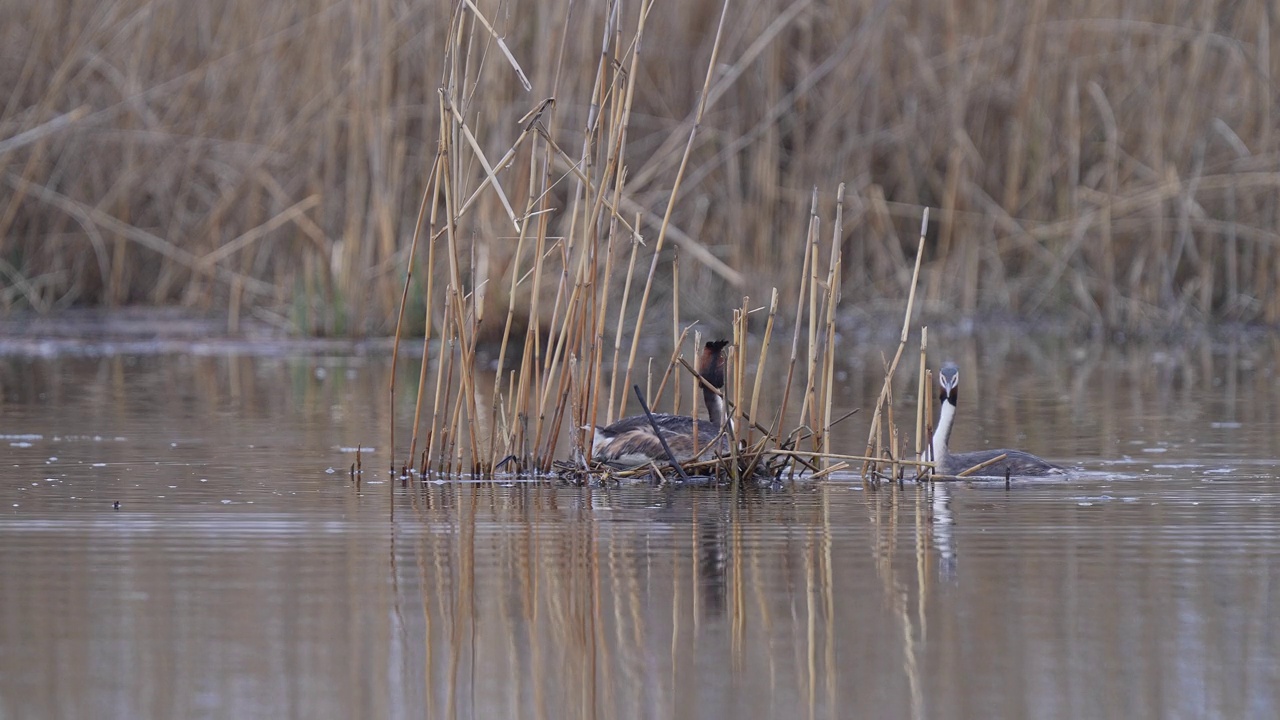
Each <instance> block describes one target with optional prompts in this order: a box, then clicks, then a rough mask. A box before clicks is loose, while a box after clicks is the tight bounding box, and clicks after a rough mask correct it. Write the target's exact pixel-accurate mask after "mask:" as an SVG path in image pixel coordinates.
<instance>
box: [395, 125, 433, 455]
mask: <svg viewBox="0 0 1280 720" xmlns="http://www.w3.org/2000/svg"><path fill="white" fill-rule="evenodd" d="M443 162H444V154H443V153H442V152H440V149H439V148H437V150H436V161H435V162H434V163H432V166H431V180H430V182H428V183H427V185H426V186H425V187H424V188H423V191H422V201H423V203H426V201H427V194H428V193H430V194H431V221H430V224H429V225H428V226H427V266H426V267H425V268H424V273H423V274H424V275H426V277H427V287H426V290H425V291H424V294H423V305H424V306H425V308H426V311H425V312H424V314H423V321H422V322H423V329H422V362H421V363H420V364H419V365H418V392H417V397H416V398H415V399H414V402H413V439H412V440H411V441H410V443H409V462H413V456H414V453H415V452H416V451H417V448H418V429H419V428H420V427H422V399H423V397H424V395H425V393H424V392H423V391H424V390H425V388H426V385H427V366H428V365H430V363H431V320H432V318H433V317H434V316H435V307H434V305H433V301H434V300H435V293H434V290H433V287H434V285H435V276H436V235H435V229H436V220H437V213H438V211H439V209H440V202H439V199H440V165H441V163H443ZM421 223H422V220H421V218H419V220H418V224H419V225H421ZM415 237H416V236H415ZM409 263H410V264H412V263H413V253H410V254H409ZM406 282H407V281H406ZM396 334H397V335H398V334H399V333H396ZM439 347H440V350H441V351H442V352H443V350H444V343H443V342H441V343H440V345H439ZM439 364H440V363H437V365H439ZM392 375H393V376H394V373H392ZM426 470H427V467H426V465H425V464H423V466H422V469H421V471H420V472H421V473H423V474H425V473H426Z"/></svg>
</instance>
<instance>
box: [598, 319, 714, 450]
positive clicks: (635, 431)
mask: <svg viewBox="0 0 1280 720" xmlns="http://www.w3.org/2000/svg"><path fill="white" fill-rule="evenodd" d="M728 344H729V341H728V340H715V341H712V342H709V343H707V344H706V345H705V346H704V347H703V349H702V354H701V355H700V356H699V358H698V374H699V375H701V376H702V378H703V379H704V380H706V381H707V382H708V383H709V384H710V385H711V386H712V387H714V388H716V389H722V388H724V348H725V346H726V345H728ZM702 401H703V403H704V404H705V405H706V406H707V419H706V420H699V421H698V422H697V428H698V430H697V442H696V443H695V442H694V421H693V418H691V417H689V416H688V415H668V414H666V413H654V414H653V419H654V424H656V425H657V426H658V429H659V430H660V431H661V432H662V437H663V438H664V439H665V440H666V441H667V446H668V447H670V448H671V454H672V455H674V456H675V459H676V461H677V462H680V463H685V462H688V461H690V460H693V459H694V456H695V450H694V448H695V445H696V448H697V450H696V455H697V459H699V460H706V459H710V458H713V457H715V456H716V455H717V454H724V453H727V452H729V439H728V433H727V432H721V429H722V428H721V426H722V425H723V424H724V422H725V411H724V398H722V397H721V396H719V395H717V394H716V393H714V392H711V391H710V390H708V389H707V388H706V387H703V388H702ZM591 457H592V459H594V460H595V461H596V462H602V463H605V464H607V465H612V466H614V467H619V468H627V467H636V466H637V465H644V464H647V463H649V462H650V461H658V462H667V453H666V452H665V451H664V450H663V449H662V443H661V442H660V441H659V440H658V436H657V435H656V434H655V433H654V431H653V425H652V424H650V423H649V419H648V418H647V417H645V416H644V415H631V416H629V417H625V418H622V419H621V420H618V421H617V422H615V423H611V424H609V425H606V426H604V427H599V426H597V427H596V428H595V437H594V438H593V439H592V441H591Z"/></svg>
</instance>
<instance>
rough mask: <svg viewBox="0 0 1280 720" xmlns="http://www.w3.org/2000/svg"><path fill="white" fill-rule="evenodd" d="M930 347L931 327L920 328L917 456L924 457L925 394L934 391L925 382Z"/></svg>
mask: <svg viewBox="0 0 1280 720" xmlns="http://www.w3.org/2000/svg"><path fill="white" fill-rule="evenodd" d="M928 348H929V328H928V327H922V328H920V384H919V386H918V387H917V390H916V457H922V454H921V453H923V452H924V445H923V444H922V441H923V440H924V410H925V404H926V402H925V395H927V394H928V393H930V392H932V389H931V388H930V387H929V386H928V385H926V384H925V377H924V376H925V372H926V371H927V370H928V362H927V358H926V354H927V351H928Z"/></svg>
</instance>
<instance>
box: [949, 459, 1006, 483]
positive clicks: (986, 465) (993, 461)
mask: <svg viewBox="0 0 1280 720" xmlns="http://www.w3.org/2000/svg"><path fill="white" fill-rule="evenodd" d="M1008 458H1009V453H1000V454H999V455H997V456H995V457H993V458H991V459H990V460H984V461H983V462H980V463H978V464H977V465H974V466H973V467H971V468H966V469H964V470H961V471H960V472H958V473H956V477H958V478H963V477H969V476H970V475H973V474H974V473H976V472H978V471H979V470H985V469H987V468H989V467H991V466H992V465H995V464H996V463H998V462H1000V461H1001V460H1007V459H1008Z"/></svg>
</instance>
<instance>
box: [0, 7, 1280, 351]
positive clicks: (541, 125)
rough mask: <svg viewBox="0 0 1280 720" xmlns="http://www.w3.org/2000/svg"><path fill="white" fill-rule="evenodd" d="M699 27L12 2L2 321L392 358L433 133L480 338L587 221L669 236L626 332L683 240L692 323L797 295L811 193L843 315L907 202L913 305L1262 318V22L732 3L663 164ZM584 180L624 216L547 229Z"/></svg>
mask: <svg viewBox="0 0 1280 720" xmlns="http://www.w3.org/2000/svg"><path fill="white" fill-rule="evenodd" d="M720 9H721V6H720V5H718V4H716V3H712V2H704V1H701V0H699V1H697V2H690V3H674V4H671V5H669V6H667V5H649V4H647V3H643V2H629V3H597V4H588V5H583V4H581V3H578V4H571V3H569V2H568V1H567V0H560V1H556V2H549V3H535V2H531V1H529V0H518V1H517V2H512V3H496V2H487V1H485V0H471V1H470V2H468V1H466V0H462V1H461V2H456V3H451V4H449V5H445V6H442V5H440V4H438V3H435V4H429V5H428V4H410V5H403V4H394V3H390V2H386V1H385V0H367V1H363V2H336V3H335V2H329V3H322V2H302V3H288V4H285V5H268V6H263V5H261V4H260V3H253V2H248V0H217V1H215V2H211V3H200V4H198V5H197V6H191V5H190V4H189V3H182V2H178V1H177V0H107V1H106V2H89V1H88V0H58V1H56V2H50V3H41V2H30V1H28V0H19V2H14V3H6V4H5V5H4V7H3V8H2V9H0V19H2V20H3V21H4V25H3V26H4V27H6V28H10V32H9V33H8V34H7V35H6V42H5V43H4V50H3V51H2V52H0V85H2V86H4V87H6V88H9V89H10V92H9V94H8V96H7V98H6V101H5V103H4V104H3V105H0V188H3V191H0V238H2V239H3V240H2V242H3V247H2V248H0V309H3V310H14V309H17V310H23V309H31V310H34V311H37V312H41V313H47V312H50V311H53V310H56V309H59V308H63V307H70V306H105V307H114V306H122V305H137V304H143V305H174V304H177V305H182V306H185V307H189V308H193V309H196V310H200V311H209V312H216V313H219V314H223V315H225V317H226V318H227V323H228V326H229V327H230V328H232V329H234V328H235V327H237V326H238V323H239V322H240V319H241V318H252V319H256V320H259V321H265V322H268V323H270V324H272V325H273V326H275V327H277V328H280V329H281V330H283V331H286V332H289V333H292V334H301V335H324V336H366V335H384V334H388V333H389V332H390V331H391V328H392V327H393V324H394V322H395V317H396V314H397V313H396V311H397V308H398V305H399V299H400V297H399V296H400V292H401V288H402V283H403V279H404V275H405V272H406V270H407V269H408V266H409V263H410V260H409V245H410V237H411V236H412V234H413V232H412V231H413V228H414V225H415V220H416V215H417V212H418V210H419V208H420V204H421V202H422V198H423V197H424V190H425V189H426V188H427V187H428V186H429V185H430V184H431V181H432V174H433V172H434V167H435V165H436V157H437V151H438V149H439V144H440V137H439V130H440V128H441V122H442V118H444V119H445V120H446V121H447V122H448V123H451V124H454V125H456V129H458V130H459V131H460V132H461V133H462V134H461V135H460V136H459V137H458V138H456V139H455V140H454V141H456V142H457V143H458V144H460V145H464V146H465V147H464V149H463V150H462V151H461V152H460V153H458V155H457V157H456V161H457V162H456V165H455V166H453V167H450V168H449V172H450V182H451V183H452V185H454V186H455V188H456V190H457V193H458V195H459V196H458V197H457V198H454V200H453V202H454V203H455V210H456V211H457V215H458V217H457V218H456V221H455V223H454V225H455V229H456V231H457V238H456V241H457V242H458V243H459V245H460V251H459V252H460V258H459V261H460V262H461V263H462V266H463V267H462V268H461V274H462V275H463V276H464V277H467V278H470V277H472V276H474V277H475V278H476V280H477V282H478V284H480V285H482V291H483V292H484V293H485V294H486V295H487V296H488V301H487V303H486V304H487V305H488V307H489V308H491V309H494V310H495V312H492V313H490V318H489V319H490V320H492V319H493V318H494V317H497V316H500V315H501V310H502V308H504V307H506V305H507V304H508V298H507V297H506V295H507V293H508V292H510V288H511V285H512V283H511V281H512V274H513V268H514V267H515V266H516V265H519V266H520V267H524V268H528V267H529V266H530V265H531V264H532V263H531V256H532V254H533V253H534V248H535V247H539V248H540V249H541V251H542V252H543V253H546V254H550V255H553V256H554V255H555V254H556V253H559V252H561V249H560V244H563V245H565V246H567V245H568V244H570V243H573V242H575V241H576V240H577V239H578V238H580V237H582V236H583V235H584V233H586V232H588V231H587V230H586V229H585V228H584V227H583V223H587V222H596V223H609V222H612V223H616V224H620V225H621V226H622V228H623V230H626V231H628V232H629V231H630V230H631V229H635V230H636V231H637V234H638V235H639V237H640V238H643V241H644V243H645V244H644V245H642V246H640V247H639V248H638V250H637V252H638V257H637V265H636V267H637V268H639V272H643V271H644V269H645V268H646V267H647V266H648V265H649V263H650V262H651V257H652V254H653V251H654V239H655V238H656V237H657V235H658V234H659V233H660V232H662V228H663V227H665V228H666V230H665V234H666V241H665V243H664V246H663V250H662V257H661V258H660V261H659V266H660V267H661V268H662V272H660V273H659V274H658V276H657V277H656V278H655V281H654V284H653V287H652V289H651V293H652V297H651V301H652V302H653V303H654V306H655V308H660V309H664V310H665V309H669V308H670V306H671V303H672V302H673V301H674V295H675V291H674V290H673V286H672V277H671V275H670V273H669V272H667V270H666V269H667V268H669V267H670V264H671V260H672V257H673V255H674V254H675V253H676V252H679V254H680V257H681V281H680V282H681V287H680V288H679V291H680V293H682V294H683V298H682V300H683V302H684V308H683V310H684V312H685V313H686V314H687V315H690V316H698V317H721V316H727V314H728V312H729V311H730V309H731V308H732V307H734V306H736V304H737V300H736V298H737V297H740V296H741V295H742V294H744V293H748V292H749V291H752V290H755V289H756V288H769V287H775V286H776V287H778V288H779V290H780V292H781V293H782V294H783V296H784V297H785V296H788V295H793V294H794V290H795V286H794V283H795V282H796V278H795V277H794V275H795V273H794V270H793V268H794V267H795V266H796V264H797V263H798V262H799V258H800V254H799V251H798V249H797V248H799V247H800V245H801V244H802V242H803V237H804V228H805V226H806V223H807V219H808V216H809V213H810V204H811V203H810V201H811V192H812V189H813V187H815V186H817V187H819V188H822V189H823V192H822V193H821V194H820V197H819V203H820V205H821V211H822V213H823V214H824V215H825V216H828V217H829V216H830V214H831V212H832V208H833V206H834V196H833V189H834V187H835V185H836V184H837V183H838V182H841V181H843V182H845V183H846V187H847V190H846V218H845V223H844V227H845V231H844V236H843V237H842V238H841V239H840V242H841V245H842V250H843V252H844V253H845V254H846V258H847V261H846V263H845V265H844V268H843V270H842V273H843V275H844V277H843V278H842V280H843V286H844V295H845V298H846V303H847V304H848V305H849V306H851V307H855V308H859V309H861V308H864V307H865V308H871V309H881V310H882V309H884V307H885V304H886V302H888V303H890V304H892V303H893V300H892V299H895V298H901V297H903V296H904V295H905V292H906V284H907V282H908V280H909V275H910V267H911V263H912V257H911V255H912V252H913V250H914V244H915V243H914V240H915V237H914V234H915V227H914V225H915V223H916V222H917V219H918V217H919V214H920V210H921V208H922V207H925V206H930V207H934V208H936V209H937V210H936V212H935V213H934V220H933V222H932V224H931V227H930V229H929V231H928V237H927V243H926V248H927V249H926V257H925V261H924V264H923V266H922V270H921V278H920V298H919V306H920V310H921V311H922V312H923V313H924V314H925V315H927V316H928V315H935V314H936V315H946V314H949V313H957V312H958V313H960V314H962V315H964V316H966V317H972V316H982V315H991V314H994V315H1000V316H1009V317H1053V318H1057V319H1059V321H1065V322H1067V323H1070V324H1072V325H1074V326H1077V327H1099V328H1106V329H1121V330H1124V331H1126V332H1130V333H1134V332H1137V333H1142V332H1146V331H1149V330H1150V329H1151V328H1155V327H1162V326H1164V327H1167V326H1171V325H1175V326H1176V325H1198V324H1203V323H1206V322H1220V321H1226V322H1238V323H1246V324H1269V325H1274V324H1276V323H1277V322H1280V271H1277V267H1280V263H1278V258H1277V252H1280V251H1278V250H1277V248H1276V245H1277V242H1278V241H1280V236H1278V235H1277V234H1276V231H1275V227H1276V220H1277V197H1278V195H1280V193H1277V189H1278V188H1280V173H1277V172H1276V170H1275V168H1276V167H1277V164H1278V163H1277V160H1280V157H1278V156H1277V149H1276V133H1275V129H1276V121H1275V118H1276V116H1277V114H1276V112H1275V109H1276V97H1275V91H1274V85H1275V83H1274V82H1272V78H1273V77H1274V76H1275V75H1276V74H1277V71H1280V58H1278V57H1276V55H1277V54H1275V53H1272V52H1271V48H1272V47H1274V46H1275V45H1276V42H1275V41H1276V40H1277V37H1276V33H1277V30H1276V27H1275V24H1274V22H1273V20H1272V19H1271V18H1270V17H1269V16H1268V15H1267V11H1266V9H1265V7H1262V6H1252V5H1251V6H1247V7H1245V6H1237V5H1234V4H1224V3H1203V4H1200V5H1197V6H1196V8H1195V11H1194V13H1192V14H1187V13H1186V12H1185V7H1183V6H1182V5H1179V4H1177V3H1171V2H1158V1H1153V0H1147V1H1144V2H1141V3H1139V4H1137V5H1136V6H1126V7H1123V8H1121V7H1117V6H1112V5H1110V4H1106V3H1098V2H1094V1H1092V0H1091V1H1090V2H1084V1H1082V0H1072V1H1071V2H1067V3H1065V4H1063V3H1058V4H1052V3H1047V2H1043V0H1041V1H1038V2H1032V3H1015V2H1003V3H997V4H995V5H990V6H983V7H981V8H960V7H959V6H956V5H955V4H954V3H952V4H947V3H943V4H938V5H930V6H928V7H924V8H919V9H918V12H917V9H915V8H908V7H907V6H899V5H894V4H891V3H874V2H870V1H868V2H855V3H842V4H840V6H839V7H822V6H820V5H818V4H816V3H812V2H808V1H807V0H793V1H791V2H786V1H783V0H778V1H777V2H773V1H769V2H762V3H749V4H743V5H741V6H735V7H732V8H731V11H730V12H731V15H730V19H729V21H728V23H727V25H726V27H725V31H724V33H723V36H722V47H721V48H720V49H719V51H718V53H717V63H716V66H715V67H714V68H712V79H711V82H710V84H709V85H708V86H707V88H708V91H707V97H706V98H705V107H704V109H703V111H702V117H701V118H700V120H699V128H700V131H699V132H698V133H696V134H694V136H693V141H692V144H691V145H690V146H689V147H688V152H687V153H686V152H685V150H686V147H685V145H686V142H687V141H688V139H689V137H690V133H689V130H690V128H691V126H692V125H693V123H694V122H695V120H696V119H697V115H698V108H699V106H700V104H702V103H701V99H702V98H700V93H701V92H702V89H701V81H702V79H703V70H704V69H705V68H706V67H707V60H708V58H709V57H710V55H711V52H712V46H713V43H714V40H715V38H716V32H715V29H716V25H717V22H718V16H719V13H720ZM642 14H643V15H644V17H645V19H644V23H645V31H644V33H643V40H642V42H641V44H640V47H639V52H636V47H635V43H636V41H637V38H638V37H640V36H641V33H640V32H639V29H640V26H641V23H640V19H641V15H642ZM459 37H461V38H462V40H461V41H460V40H459ZM460 42H462V44H461V45H459V43H460ZM602 59H604V62H601V60H602ZM1224 79H1229V81H1224ZM611 123H620V124H622V125H623V129H622V130H619V128H618V127H616V126H614V125H612V124H611ZM610 141H613V142H614V143H615V145H616V147H614V146H610V145H609V142H610ZM482 158H483V159H482ZM611 158H612V159H614V160H616V166H614V167H609V166H608V165H607V162H608V161H609V160H610V159H611ZM486 164H487V165H488V167H487V168H486ZM611 172H612V173H614V174H617V173H618V172H622V173H624V174H625V182H624V183H621V184H620V189H619V191H618V192H617V193H616V195H617V197H616V198H614V197H613V196H612V195H609V194H604V195H603V196H600V197H597V198H596V199H595V200H594V201H593V202H595V204H597V205H598V207H594V208H592V209H591V211H590V212H589V213H587V214H585V215H584V214H583V212H581V211H579V212H575V211H574V210H573V207H574V203H575V202H580V201H581V198H579V197H578V194H579V193H580V192H584V191H583V190H582V188H587V187H590V188H595V189H597V190H599V188H601V187H605V186H607V185H608V184H609V183H610V182H612V179H609V178H608V177H607V176H608V173H611ZM678 177H679V182H677V178H678ZM677 184H678V185H679V186H680V188H679V198H678V199H677V200H678V201H677V202H676V203H674V204H669V203H668V202H667V201H668V199H669V198H670V197H671V195H672V188H673V187H675V186H676V185H677ZM615 187H619V186H617V185H615ZM496 189H501V192H497V190H496ZM436 201H437V203H438V204H440V203H443V202H444V200H443V198H442V197H440V196H439V195H437V196H436ZM668 207H669V210H670V212H669V214H668V212H667V210H668ZM530 208H532V210H530ZM441 209H442V208H441V207H436V208H432V209H430V210H433V211H435V212H436V213H437V214H438V213H439V212H440V210H441ZM530 212H532V213H534V214H533V215H529V214H528V213H530ZM637 223H638V226H637V227H632V226H636V225H637ZM521 228H523V229H522V230H521ZM590 232H600V230H598V229H592V230H591V231H590ZM522 234H523V236H524V238H525V243H524V245H523V246H521V245H520V237H521V235H522ZM629 244H630V241H625V242H618V243H616V244H615V246H614V247H613V248H612V249H611V253H612V258H613V259H614V261H615V263H617V264H625V263H626V262H627V261H628V254H629V252H630V247H629ZM552 259H553V260H554V258H552ZM414 262H415V263H419V264H420V263H423V262H425V261H424V260H423V259H422V258H419V257H415V258H414ZM789 270H791V271H790V272H789ZM445 273H446V271H445V270H441V269H437V270H436V272H435V275H436V276H437V277H436V279H437V280H442V279H443V278H444V277H445ZM424 280H425V278H423V277H422V273H418V279H417V280H415V284H414V286H413V287H412V288H411V292H410V294H409V297H408V303H407V308H408V311H409V312H410V313H411V315H410V317H413V315H412V314H413V313H417V317H418V318H419V319H420V317H421V313H422V312H423V309H424V307H425V302H424V300H423V296H424V292H425V289H426V288H425V283H424ZM542 281H543V282H553V278H551V279H548V278H542ZM445 285H447V282H444V281H442V282H438V283H437V284H436V286H435V287H434V291H435V292H436V293H442V292H443V291H444V289H445V288H444V286H445ZM536 292H538V291H535V289H534V284H533V283H531V282H530V281H529V280H527V279H526V280H524V281H523V283H522V284H520V285H519V286H518V287H517V298H516V300H517V309H518V312H517V316H516V318H515V319H514V321H515V322H516V323H517V324H521V323H523V324H530V323H533V324H541V325H542V326H543V327H544V329H545V328H546V327H547V326H548V325H549V323H550V321H551V320H552V318H551V317H550V314H549V311H548V308H547V304H545V303H544V304H541V305H539V306H538V308H537V309H538V310H539V314H533V313H530V312H529V310H532V309H533V306H534V305H535V303H533V302H532V300H531V298H532V296H533V295H534V294H536ZM615 292H618V293H620V290H617V291H615ZM759 292H760V291H756V293H757V294H759ZM885 298H889V299H890V300H888V301H886V300H884V299H885ZM656 314H658V313H656V312H655V313H654V314H651V315H650V316H649V317H648V321H649V322H650V326H646V330H652V331H654V332H657V331H658V328H660V327H661V325H660V324H659V323H658V322H657V318H656V317H653V315H656ZM606 322H607V325H610V326H611V325H612V323H613V320H612V319H609V320H607V321H606ZM410 325H411V326H412V327H414V328H417V327H419V326H420V325H421V322H414V323H410ZM499 326H500V323H498V322H486V323H484V324H483V325H482V329H481V332H482V334H485V333H488V334H489V335H488V336H486V337H485V338H483V339H484V340H485V341H487V342H492V341H496V340H499V339H500V332H499ZM721 329H722V330H724V329H727V326H723V327H722V328H721Z"/></svg>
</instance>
